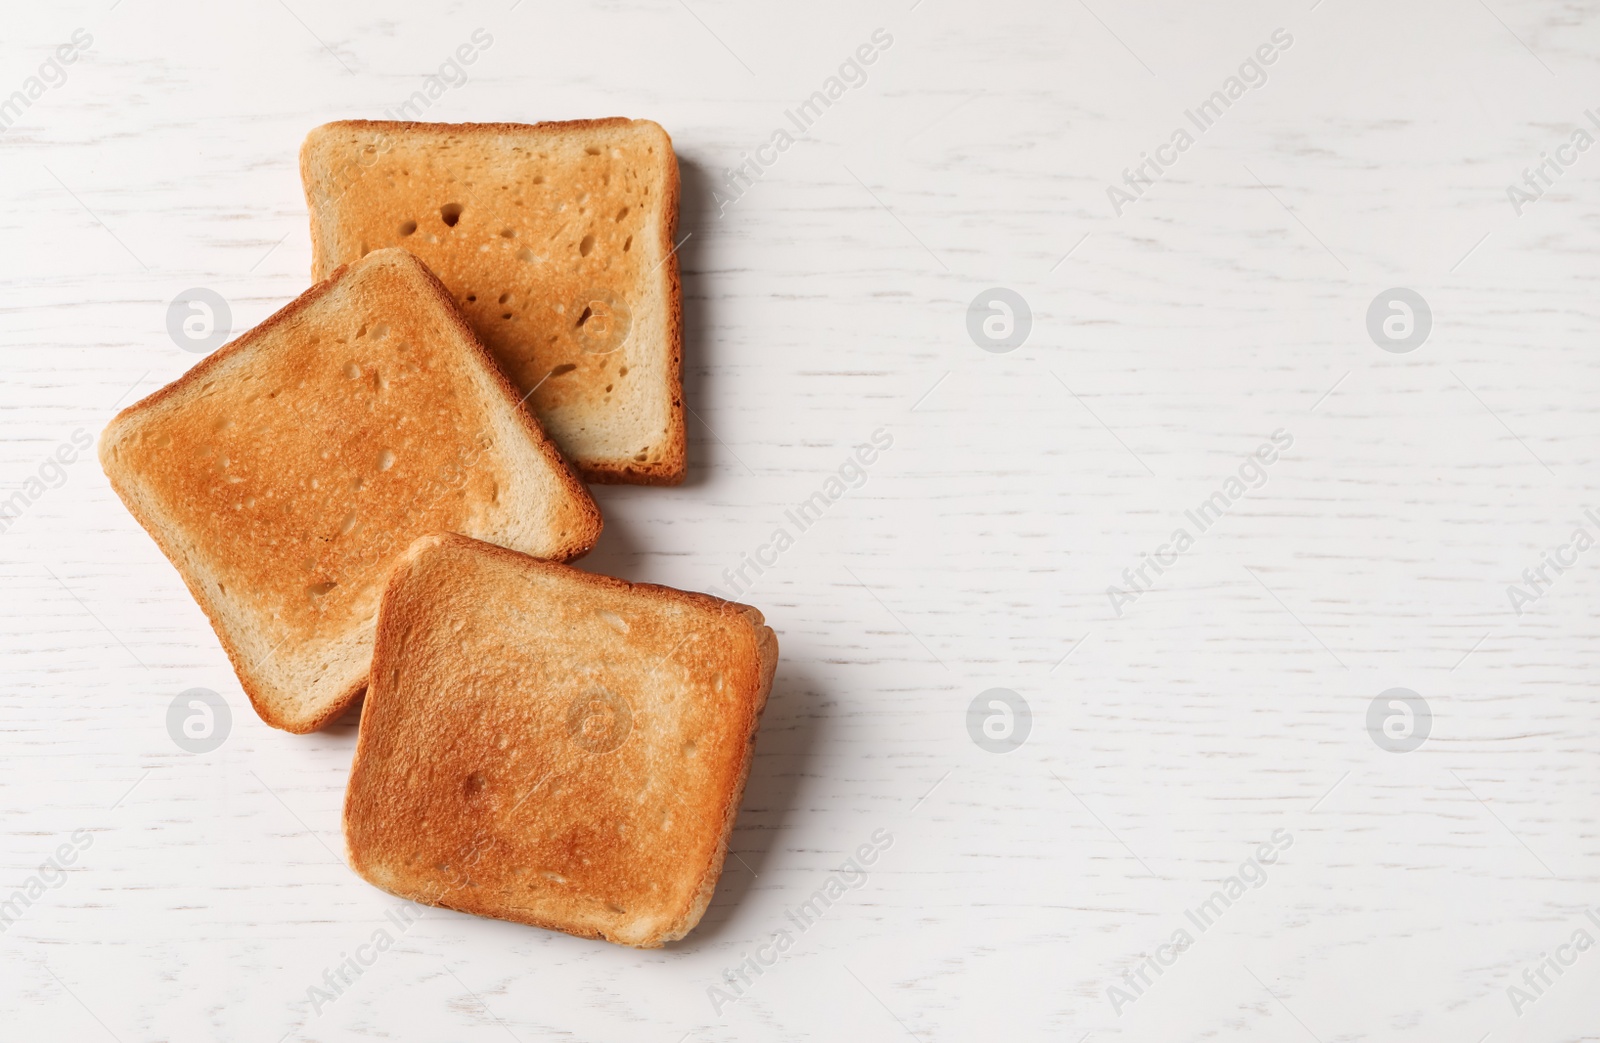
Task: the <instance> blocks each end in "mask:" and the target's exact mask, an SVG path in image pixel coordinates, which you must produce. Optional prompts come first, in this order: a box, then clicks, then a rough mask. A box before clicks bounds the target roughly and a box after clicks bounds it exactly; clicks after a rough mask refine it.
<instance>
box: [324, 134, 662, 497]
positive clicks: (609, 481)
mask: <svg viewBox="0 0 1600 1043" xmlns="http://www.w3.org/2000/svg"><path fill="white" fill-rule="evenodd" d="M635 123H647V124H649V125H651V126H653V127H655V128H656V129H657V130H658V131H660V132H661V135H662V137H663V138H665V139H666V141H667V146H668V155H669V158H670V159H671V162H670V163H669V164H667V169H666V172H665V174H666V176H665V181H664V183H663V185H662V194H663V197H664V199H663V204H662V206H663V210H664V212H665V215H666V218H665V220H664V221H663V222H662V228H661V231H662V238H661V243H660V248H661V250H662V252H663V254H664V256H665V258H666V259H665V261H664V262H663V263H662V266H661V267H662V268H663V269H664V274H665V276H666V280H667V295H666V296H667V301H668V314H667V342H668V343H667V348H668V353H669V354H668V359H667V370H668V379H669V380H670V387H671V390H672V398H671V404H670V407H669V420H668V430H667V434H666V439H665V444H664V445H663V446H662V447H661V455H660V457H659V458H658V459H655V460H650V461H646V462H644V463H636V462H633V461H627V462H622V463H616V462H611V461H604V460H579V459H573V458H569V462H571V464H572V466H573V468H574V469H575V470H576V471H577V472H578V473H579V474H580V475H581V476H582V477H583V479H584V480H585V481H587V482H592V483H595V484H598V485H618V484H626V485H679V484H681V483H682V482H683V480H684V478H685V477H686V476H687V475H688V430H687V421H686V418H685V416H684V407H683V333H684V323H683V281H682V272H681V269H680V266H679V262H678V252H677V247H678V244H677V242H676V240H677V231H678V219H679V206H680V202H681V197H682V176H681V172H680V171H679V168H678V161H677V155H676V152H674V151H673V150H672V147H671V146H672V137H671V135H670V134H668V133H667V131H666V129H665V128H663V127H662V126H661V125H660V124H658V123H655V122H654V121H653V120H634V119H630V118H628V117H626V116H606V117H600V118H596V119H577V120H543V121H540V122H538V123H507V122H486V123H430V122H425V121H413V120H367V119H347V120H334V121H332V122H330V123H326V124H323V125H322V126H319V127H317V128H315V129H314V130H313V131H312V132H311V134H309V135H307V137H306V140H305V141H304V142H303V143H302V144H301V147H300V179H301V184H302V185H303V186H304V189H305V195H306V208H307V210H308V211H309V213H310V220H311V248H312V262H311V263H312V275H313V278H315V277H316V273H318V272H320V271H322V270H324V268H325V267H326V266H327V265H328V264H329V263H331V258H330V257H329V256H328V250H329V243H330V242H331V241H332V239H333V235H332V233H331V230H330V229H329V228H327V227H324V226H325V225H326V224H327V222H329V221H330V220H331V216H330V215H329V214H328V213H326V212H325V210H324V209H323V208H321V207H319V203H318V200H317V198H316V196H315V194H314V192H313V186H314V185H316V184H317V183H318V171H317V170H316V169H315V167H316V156H315V154H314V152H315V144H316V139H317V135H318V134H319V133H320V132H325V131H330V130H335V129H347V130H353V131H367V132H372V133H374V134H379V135H381V134H386V133H392V134H402V133H432V134H470V133H483V134H524V133H529V132H538V133H544V134H561V133H566V132H572V131H586V130H603V129H609V128H621V127H627V126H630V125H632V124H635ZM347 191H348V189H347ZM341 194H342V193H341ZM527 405H528V408H529V410H530V411H532V404H531V403H528V404H527Z"/></svg>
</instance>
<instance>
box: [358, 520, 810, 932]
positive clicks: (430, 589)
mask: <svg viewBox="0 0 1600 1043" xmlns="http://www.w3.org/2000/svg"><path fill="white" fill-rule="evenodd" d="M777 660H778V642H777V639H776V638H775V637H774V636H773V633H772V631H771V630H769V629H768V628H767V627H765V626H763V625H762V618H761V613H760V612H757V611H756V610H755V609H753V608H750V607H748V606H745V605H736V604H733V603H731V602H727V601H721V600H718V599H717V598H713V597H709V596H707V595H704V594H691V593H686V592H684V591H681V590H672V589H670V588H668V587H657V586H650V585H647V584H634V583H625V582H623V581H622V580H617V579H610V578H607V577H604V576H595V575H591V574H589V573H587V572H581V571H579V570H578V569H574V568H571V567H569V566H566V565H558V564H554V563H552V562H546V561H538V560H535V559H533V558H530V557H527V556H525V555H522V554H516V553H513V552H511V551H508V550H504V549H502V548H499V547H494V546H490V545H489V544H486V543H480V542H478V541H475V540H469V539H466V538H464V537H461V536H457V535H454V534H440V535H433V536H425V537H423V538H422V539H420V540H418V541H417V542H416V543H415V544H413V545H412V547H411V549H410V551H409V552H408V554H407V555H406V558H405V559H404V560H403V561H402V562H401V563H400V564H399V565H397V566H396V567H395V571H394V576H393V578H392V579H391V580H390V581H389V588H388V590H387V591H386V592H385V594H384V598H383V609H382V611H381V613H380V614H379V620H378V643H377V648H376V650H375V652H374V658H373V667H372V686H371V688H370V689H369V690H368V692H367V699H366V703H365V704H364V705H363V707H362V711H361V734H360V738H359V739H358V740H357V744H356V755H355V763H354V765H353V766H352V768H351V770H350V788H349V791H348V793H347V794H346V797H345V806H344V828H345V840H346V843H347V845H348V847H349V855H350V864H351V866H352V867H354V868H355V870H356V872H358V873H360V874H361V875H362V876H363V877H365V878H366V879H367V880H368V881H370V882H372V883H373V884H375V885H377V886H378V887H381V888H383V889H384V890H385V891H388V892H390V893H392V894H396V895H400V896H401V897H404V898H409V899H413V900H415V901H419V902H426V903H428V904H431V905H438V906H444V907H446V908H449V909H459V910H461V911H463V912H468V913H476V914H477V915H479V916H492V917H497V918H499V919H502V920H514V921H517V922H519V923H527V924H534V925H536V926H539V927H548V928H551V929H553V930H558V931H566V932H568V933H569V934H576V935H580V936H582V937H586V938H605V939H606V940H608V941H612V942H618V943H620V944H623V945H633V946H637V947H639V948H656V947H658V946H660V945H661V944H662V943H663V942H668V941H674V940H676V939H678V938H682V937H683V936H684V935H685V934H687V933H688V932H689V930H690V929H691V928H693V927H694V925H695V924H696V923H698V922H699V920H700V916H701V914H702V913H704V912H705V908H706V905H707V903H708V902H710V900H711V892H712V890H713V888H714V887H715V886H716V882H717V877H718V875H719V874H720V873H721V871H722V860H723V857H724V855H725V854H726V851H727V844H728V834H729V832H730V831H731V829H732V828H733V820H734V815H735V813H736V812H737V810H738V807H739V799H740V795H741V793H742V791H743V789H744V782H745V777H746V775H747V773H748V772H749V768H750V755H751V748H752V743H753V741H754V738H755V729H756V722H757V719H758V717H759V715H760V713H761V709H762V707H763V705H764V704H765V703H766V698H767V691H768V689H769V688H771V686H772V674H773V670H774V669H775V668H776V667H777Z"/></svg>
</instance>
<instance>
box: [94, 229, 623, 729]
mask: <svg viewBox="0 0 1600 1043" xmlns="http://www.w3.org/2000/svg"><path fill="white" fill-rule="evenodd" d="M401 252H402V253H405V256H406V258H407V259H408V260H409V261H410V262H411V263H412V264H413V265H415V266H416V268H417V269H418V270H419V271H421V272H422V273H423V275H424V276H425V277H426V279H425V281H426V283H427V284H428V285H429V286H431V287H432V288H433V292H434V295H435V296H436V297H437V298H438V299H439V300H440V301H442V302H443V303H444V305H445V307H446V310H447V311H448V312H449V314H450V316H451V319H452V321H454V323H455V325H456V328H457V329H458V331H459V332H460V333H461V334H462V335H464V336H465V337H466V338H467V341H468V343H470V344H471V345H472V346H473V348H474V349H475V350H476V352H477V356H478V358H479V360H480V361H481V362H483V363H484V364H485V365H486V366H487V367H488V370H489V372H490V373H491V374H492V375H493V380H494V383H495V385H496V386H497V387H498V388H499V389H500V391H501V393H502V394H504V395H505V396H506V397H507V398H508V399H509V400H510V401H511V402H512V403H513V404H515V405H516V406H518V407H519V408H514V409H513V412H514V413H515V414H517V415H518V416H520V417H521V420H522V424H523V427H524V428H526V429H527V430H528V431H529V433H530V434H531V435H532V436H533V440H534V443H535V444H536V445H537V446H538V447H539V450H540V452H541V453H542V454H543V455H544V456H546V457H547V458H549V459H550V460H551V462H552V463H553V464H554V465H555V469H556V471H557V473H558V474H560V475H561V476H563V478H564V479H565V481H564V484H565V485H566V486H567V488H568V490H569V491H570V492H572V493H573V494H574V496H575V499H576V505H577V507H578V508H579V510H580V512H581V514H582V519H581V520H583V521H585V522H588V523H589V526H590V531H588V532H587V534H583V533H580V534H579V535H578V536H577V537H575V538H574V539H573V541H572V546H571V549H570V551H568V550H567V549H566V548H563V551H564V552H565V553H567V557H566V558H565V559H563V560H567V561H571V560H575V559H576V558H579V557H581V556H583V555H584V554H587V553H588V552H589V551H591V550H593V549H594V545H595V543H596V542H597V541H598V540H599V538H600V529H601V525H602V521H601V517H600V508H599V507H598V506H596V505H595V502H594V499H593V498H592V497H591V496H590V495H589V490H588V489H586V488H584V485H583V483H582V482H580V481H579V480H578V479H577V477H576V476H575V475H574V474H573V473H572V469H571V467H570V466H569V465H568V464H567V461H566V458H565V457H563V456H562V455H561V453H560V451H559V450H557V449H556V447H555V444H554V443H552V442H551V441H550V439H549V438H548V437H547V436H546V435H545V433H544V429H543V428H541V427H540V426H539V422H538V420H537V419H535V418H534V416H533V414H532V413H530V412H529V411H528V410H526V409H522V408H520V405H521V403H520V402H519V400H518V397H517V393H516V389H515V388H514V387H513V385H512V383H511V380H510V378H508V377H507V376H506V375H505V373H504V372H502V371H501V369H500V366H499V364H498V363H496V362H495V360H494V356H493V355H491V354H490V353H489V349H487V348H485V347H484V346H483V344H482V343H481V342H480V341H479V340H478V336H477V334H475V333H473V332H472V327H471V326H470V325H468V324H467V321H466V320H465V319H464V318H462V316H461V312H460V310H459V309H457V308H456V305H455V301H454V300H452V299H451V297H450V293H449V291H448V290H446V289H445V288H444V284H443V283H441V282H440V281H439V278H438V276H436V275H434V274H433V272H432V271H431V270H430V269H429V268H428V266H427V265H426V264H424V263H423V262H422V261H421V260H420V259H418V258H417V257H416V256H414V255H413V254H411V253H409V252H407V251H401ZM350 267H351V265H349V264H342V265H340V266H339V267H338V268H336V269H334V271H333V272H332V273H331V274H330V275H329V276H328V277H327V278H326V279H324V280H322V281H321V282H319V283H316V284H314V285H313V286H311V287H310V288H309V289H307V290H306V291H305V292H304V293H302V294H300V296H298V297H296V298H295V299H294V300H292V301H290V302H289V303H288V304H285V305H284V306H283V307H282V308H279V309H278V310H277V311H275V312H273V313H272V314H271V315H269V316H267V318H265V319H263V320H262V321H261V323H260V324H259V325H257V326H255V327H253V328H251V329H249V330H246V331H245V332H244V333H242V334H240V335H239V337H238V338H237V339H235V340H232V341H230V342H228V343H227V344H224V345H223V346H222V347H220V348H218V349H217V350H215V351H213V352H212V353H211V354H209V355H207V356H206V357H205V358H203V359H201V360H200V361H199V362H197V363H195V365H193V366H191V367H190V368H189V370H188V371H187V372H185V373H183V374H182V375H181V376H179V377H178V378H177V379H176V380H174V381H172V382H171V383H169V384H166V385H164V386H162V387H160V388H158V389H156V390H155V391H153V392H151V393H150V394H149V395H146V396H145V397H144V398H141V399H139V400H138V401H137V402H134V403H133V404H132V405H129V406H127V407H125V408H124V409H122V410H121V411H120V412H118V413H117V414H116V415H115V416H113V417H112V418H111V420H110V422H108V423H107V424H106V426H105V428H104V429H103V430H102V431H101V432H100V439H99V443H98V445H97V446H96V453H95V455H96V456H97V457H98V458H99V461H100V470H101V471H103V472H104V473H105V476H106V479H107V480H108V481H109V482H110V483H111V488H112V489H113V490H114V491H115V492H116V494H117V498H118V499H120V500H121V501H122V504H123V506H124V507H125V508H127V511H128V513H129V514H131V515H132V516H133V519H134V521H136V522H138V523H139V525H140V527H141V528H143V529H144V531H145V532H146V533H148V534H149V536H150V538H151V539H152V540H154V541H155V544H156V546H157V547H158V548H160V550H161V553H162V554H163V555H165V557H166V558H167V560H168V561H169V562H172V563H173V565H174V567H175V568H176V567H177V562H178V561H179V560H180V556H179V555H178V553H177V547H176V543H175V541H171V540H169V539H167V538H166V534H165V531H164V530H163V529H162V528H161V527H160V526H158V525H157V524H155V520H154V519H153V518H151V517H149V516H147V515H146V514H145V512H144V511H143V510H142V504H141V503H140V501H139V499H138V497H136V496H130V495H129V492H128V490H129V489H130V488H131V487H132V484H133V475H132V474H131V473H129V472H127V471H126V470H125V469H124V468H123V467H122V466H121V465H118V464H117V463H116V462H115V461H113V460H112V459H111V458H110V455H109V453H110V448H111V446H113V445H114V444H117V443H119V442H120V440H121V438H122V436H123V435H124V434H125V431H126V429H127V428H128V427H129V426H131V425H132V424H133V423H135V421H136V420H137V418H138V415H139V414H142V413H144V412H146V411H147V410H149V409H150V408H153V407H155V406H158V405H160V404H161V403H162V402H163V401H165V400H166V399H168V398H172V397H174V396H176V395H179V394H181V393H182V392H183V391H184V390H186V389H187V388H188V387H189V386H190V385H191V384H195V383H198V382H199V381H200V380H202V379H203V378H204V377H205V375H206V374H207V373H208V372H210V371H211V370H213V369H215V368H217V367H218V366H219V365H221V362H222V360H223V359H225V358H227V357H229V356H231V355H235V354H238V353H239V352H241V351H243V350H245V349H246V348H248V347H249V346H250V345H252V344H253V343H254V342H255V341H257V340H259V339H261V338H262V337H264V336H266V335H267V334H269V333H271V332H272V331H273V330H274V329H275V328H276V327H278V326H279V325H282V324H283V323H285V322H288V321H289V320H290V319H293V318H294V317H295V316H297V315H299V314H300V313H301V312H303V311H305V310H306V309H307V308H309V307H310V306H311V305H313V304H315V303H316V302H317V301H318V300H320V299H321V298H322V297H323V296H324V295H326V294H327V293H328V292H329V291H331V290H332V289H333V287H334V285H335V284H336V283H337V282H338V281H339V280H340V279H342V278H343V277H344V276H345V274H346V273H347V272H348V271H349V269H350ZM585 535H586V536H587V538H586V539H585ZM177 571H178V576H179V578H180V579H182V580H183V585H184V586H185V587H187V588H188V590H189V596H190V597H192V598H194V600H195V603H196V604H198V605H199V606H200V611H201V612H202V613H204V614H205V617H206V621H207V622H208V623H210V624H211V630H212V632H213V633H215V634H216V635H217V640H218V641H219V642H220V643H221V644H222V650H223V653H224V654H226V655H227V657H228V663H229V665H231V666H232V667H233V673H234V676H235V677H237V678H238V679H239V687H240V688H242V689H243V690H244V693H245V696H246V697H247V698H248V699H249V700H250V706H251V708H252V709H254V710H255V712H256V716H257V717H260V718H261V719H262V720H263V721H265V722H266V723H267V724H268V725H270V726H271V727H273V728H278V729H280V730H282V731H286V732H291V733H293V734H296V735H305V734H308V733H310V732H314V731H317V730H318V729H321V728H323V727H326V726H327V725H328V724H329V723H330V722H332V721H333V720H334V719H336V718H337V717H338V716H339V715H340V714H342V713H344V711H345V710H347V709H349V708H350V704H351V703H353V702H355V700H356V699H357V697H359V696H360V695H361V693H362V692H364V691H366V688H367V680H368V678H369V677H370V676H371V666H370V665H369V666H368V671H367V676H365V677H362V678H360V679H359V680H358V681H356V682H355V683H353V684H352V685H351V686H350V687H349V688H348V689H346V690H345V691H344V692H343V693H342V694H341V695H340V696H339V697H338V698H337V699H336V700H334V701H333V702H332V703H330V704H329V705H328V707H327V708H326V709H325V710H324V711H323V712H321V713H319V714H315V715H311V716H308V717H305V718H303V719H298V718H287V717H282V716H279V715H277V714H274V713H269V712H268V709H267V704H266V702H265V701H264V699H265V696H264V693H263V692H262V691H261V689H260V687H259V686H258V685H257V684H256V679H255V678H254V677H253V676H252V675H251V674H250V670H252V669H253V668H254V666H255V665H256V664H254V663H249V662H247V661H246V660H245V656H244V652H243V650H242V649H240V648H239V647H238V646H237V645H235V644H234V643H233V641H232V639H231V637H230V636H229V634H228V632H227V631H226V630H225V629H224V628H223V627H222V626H221V625H220V620H221V619H222V614H221V612H220V611H219V610H218V608H217V606H216V605H214V604H213V603H212V600H211V597H210V595H209V594H208V593H207V592H206V591H205V590H204V588H203V587H201V586H199V585H197V584H196V583H194V582H193V581H191V579H190V576H189V575H188V573H187V571H186V570H184V569H181V568H179V569H177ZM385 587H386V589H387V581H385ZM380 608H381V606H380ZM380 614H381V613H380Z"/></svg>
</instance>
